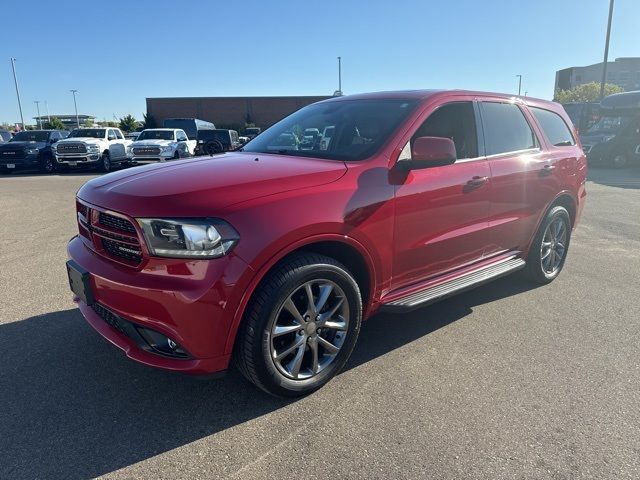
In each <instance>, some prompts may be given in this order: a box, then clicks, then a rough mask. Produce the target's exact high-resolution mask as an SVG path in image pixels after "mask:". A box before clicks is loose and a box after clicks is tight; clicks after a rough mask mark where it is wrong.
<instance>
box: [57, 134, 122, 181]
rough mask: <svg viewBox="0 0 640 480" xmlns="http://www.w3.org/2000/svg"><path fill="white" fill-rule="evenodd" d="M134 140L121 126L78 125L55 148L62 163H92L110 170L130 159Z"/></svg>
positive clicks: (100, 168)
mask: <svg viewBox="0 0 640 480" xmlns="http://www.w3.org/2000/svg"><path fill="white" fill-rule="evenodd" d="M130 144H131V140H127V139H125V138H124V135H123V134H122V131H120V129H119V128H77V129H75V130H72V131H71V133H70V134H69V136H68V137H67V138H65V139H64V140H60V141H59V142H58V143H56V144H55V145H54V147H53V152H54V154H55V157H56V163H57V165H59V166H64V167H67V168H68V167H80V166H81V167H87V166H88V167H93V168H96V169H98V170H101V171H103V172H108V171H110V170H111V169H112V168H113V166H114V165H117V164H121V163H124V162H126V161H127V160H128V158H127V147H128V146H129V145H130Z"/></svg>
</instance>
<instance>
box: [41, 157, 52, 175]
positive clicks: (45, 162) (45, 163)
mask: <svg viewBox="0 0 640 480" xmlns="http://www.w3.org/2000/svg"><path fill="white" fill-rule="evenodd" d="M48 165H50V168H47V166H48ZM40 168H41V170H42V172H43V173H53V172H55V171H56V164H55V162H54V160H53V157H50V156H46V157H44V158H43V159H42V165H41V167H40Z"/></svg>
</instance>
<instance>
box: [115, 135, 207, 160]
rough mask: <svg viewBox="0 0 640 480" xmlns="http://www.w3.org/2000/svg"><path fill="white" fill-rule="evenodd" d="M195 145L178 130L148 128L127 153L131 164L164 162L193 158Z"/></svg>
mask: <svg viewBox="0 0 640 480" xmlns="http://www.w3.org/2000/svg"><path fill="white" fill-rule="evenodd" d="M196 144H197V143H196V140H189V138H188V137H187V134H186V133H185V132H184V130H181V129H179V128H148V129H146V130H143V131H142V133H141V134H140V136H139V137H138V138H137V140H136V141H135V142H133V143H132V144H131V145H130V146H129V148H128V150H127V151H128V155H129V160H130V161H131V162H132V163H136V164H138V163H149V162H166V161H167V160H178V159H180V158H184V157H191V156H193V154H194V151H195V148H196Z"/></svg>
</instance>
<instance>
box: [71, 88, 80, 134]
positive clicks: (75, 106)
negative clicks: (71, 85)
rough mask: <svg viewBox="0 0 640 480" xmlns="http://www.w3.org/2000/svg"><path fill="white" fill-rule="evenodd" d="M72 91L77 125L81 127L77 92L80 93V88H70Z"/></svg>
mask: <svg viewBox="0 0 640 480" xmlns="http://www.w3.org/2000/svg"><path fill="white" fill-rule="evenodd" d="M69 91H70V92H71V93H73V106H74V108H75V109H76V125H77V126H78V128H80V118H79V117H78V104H77V103H76V93H78V90H69Z"/></svg>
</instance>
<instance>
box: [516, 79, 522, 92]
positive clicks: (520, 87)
mask: <svg viewBox="0 0 640 480" xmlns="http://www.w3.org/2000/svg"><path fill="white" fill-rule="evenodd" d="M516 77H518V96H520V92H521V91H522V75H516Z"/></svg>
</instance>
